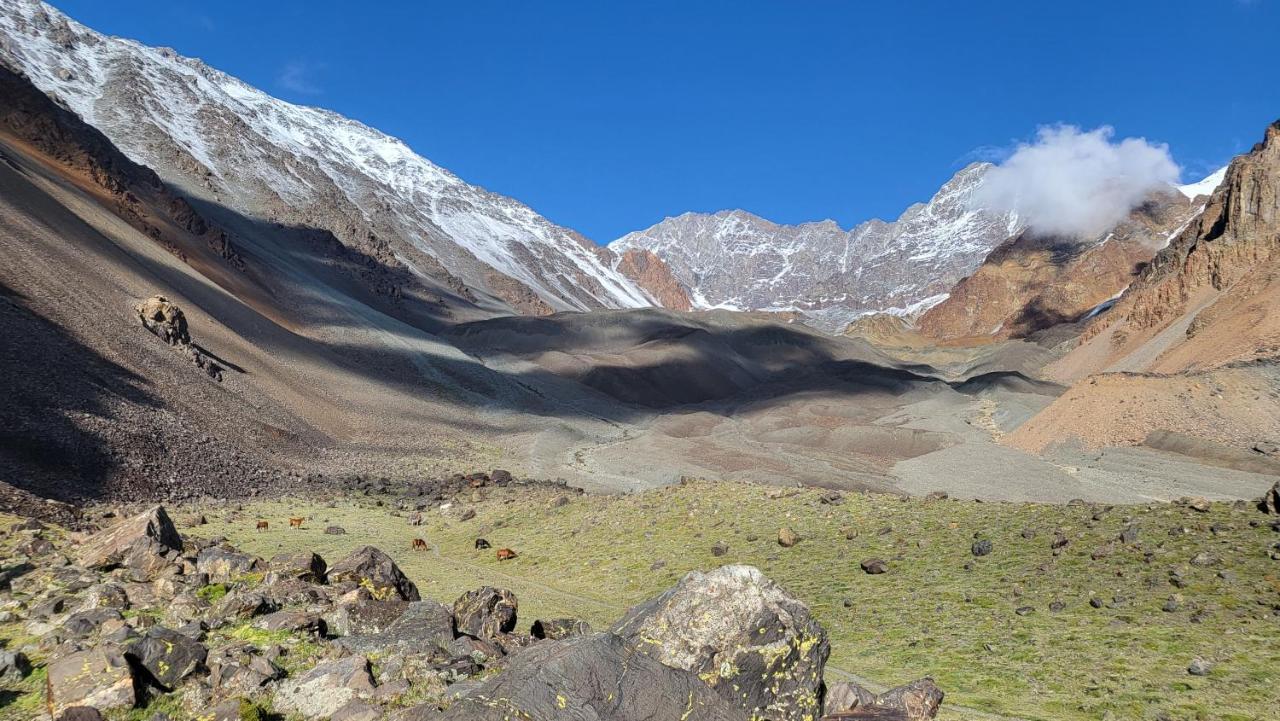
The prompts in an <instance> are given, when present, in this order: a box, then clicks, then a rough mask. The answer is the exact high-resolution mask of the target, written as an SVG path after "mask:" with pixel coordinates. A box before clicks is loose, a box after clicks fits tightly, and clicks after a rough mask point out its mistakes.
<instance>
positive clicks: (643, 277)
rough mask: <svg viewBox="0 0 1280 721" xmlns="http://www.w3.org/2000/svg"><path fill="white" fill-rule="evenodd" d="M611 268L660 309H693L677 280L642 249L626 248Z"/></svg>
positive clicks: (664, 264)
mask: <svg viewBox="0 0 1280 721" xmlns="http://www.w3.org/2000/svg"><path fill="white" fill-rule="evenodd" d="M613 267H614V268H615V269H616V270H617V271H618V272H619V273H622V274H623V275H625V276H627V277H628V278H630V279H631V280H632V281H634V282H635V284H636V285H638V286H640V287H641V288H643V289H644V290H645V291H647V292H648V293H649V295H651V296H653V299H654V300H656V301H657V302H658V305H661V306H662V307H663V308H666V309H668V310H681V311H684V310H692V309H693V303H692V302H691V301H690V300H689V291H688V290H687V289H686V288H685V287H684V286H683V285H681V284H680V281H678V280H676V277H675V275H674V274H673V273H672V272H671V269H670V268H668V267H667V264H666V263H664V262H663V261H662V258H659V257H658V256H657V254H656V253H654V252H652V251H649V250H645V249H643V248H629V249H627V250H624V251H622V253H621V254H620V255H617V260H615V261H614V266H613Z"/></svg>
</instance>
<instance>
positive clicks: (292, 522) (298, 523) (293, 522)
mask: <svg viewBox="0 0 1280 721" xmlns="http://www.w3.org/2000/svg"><path fill="white" fill-rule="evenodd" d="M303 520H304V519H302V518H290V519H289V528H302V521H303Z"/></svg>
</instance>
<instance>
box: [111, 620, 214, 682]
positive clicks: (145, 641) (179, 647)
mask: <svg viewBox="0 0 1280 721" xmlns="http://www.w3.org/2000/svg"><path fill="white" fill-rule="evenodd" d="M125 655H126V656H127V657H128V658H129V659H130V660H131V661H133V662H134V663H135V664H137V665H138V666H140V667H142V668H144V669H146V671H147V673H148V674H149V675H150V676H151V680H153V681H154V682H155V683H156V685H158V686H159V687H160V688H163V689H165V690H168V691H171V690H173V688H174V687H176V686H177V685H178V683H179V682H180V681H182V679H184V678H186V677H187V676H190V675H191V674H192V673H194V672H195V671H196V670H197V669H199V668H201V667H202V666H203V665H204V662H205V658H207V657H208V655H209V651H208V649H206V648H205V647H204V645H203V644H201V643H200V642H198V641H196V640H194V639H192V638H190V637H189V636H186V635H184V634H181V633H178V632H177V631H173V630H171V629H167V628H164V627H161V626H157V627H155V628H152V629H149V630H148V631H147V634H146V635H145V636H143V637H142V639H141V640H139V641H137V642H135V643H134V644H133V645H131V646H129V649H128V650H127V651H126V652H125Z"/></svg>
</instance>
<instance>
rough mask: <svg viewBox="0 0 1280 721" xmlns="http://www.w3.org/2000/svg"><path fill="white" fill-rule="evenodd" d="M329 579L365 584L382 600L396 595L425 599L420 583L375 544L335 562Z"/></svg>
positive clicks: (413, 599) (333, 582) (417, 599)
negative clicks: (419, 590) (414, 582)
mask: <svg viewBox="0 0 1280 721" xmlns="http://www.w3.org/2000/svg"><path fill="white" fill-rule="evenodd" d="M328 580H329V583H330V584H333V585H340V584H343V583H348V584H352V585H355V586H359V587H363V588H366V589H368V590H369V592H370V593H372V594H373V596H374V598H377V599H379V600H384V599H387V598H391V597H393V596H396V597H399V598H400V599H402V600H405V601H420V600H422V597H421V596H420V595H419V594H418V587H417V586H415V585H413V581H410V580H409V579H408V578H407V577H405V575H404V573H403V572H402V571H401V570H400V567H399V566H397V565H396V562H395V561H393V560H391V557H390V556H388V555H387V554H385V553H383V552H382V551H380V550H378V549H377V548H374V547H373V546H365V547H364V548H360V549H357V550H355V551H353V552H352V553H351V555H349V556H347V557H346V558H344V559H342V560H341V561H338V562H337V563H335V564H333V566H332V567H331V568H329V573H328Z"/></svg>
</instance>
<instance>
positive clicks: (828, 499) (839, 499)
mask: <svg viewBox="0 0 1280 721" xmlns="http://www.w3.org/2000/svg"><path fill="white" fill-rule="evenodd" d="M818 502H819V503H824V504H826V505H829V506H838V505H840V504H842V503H844V494H843V493H841V492H840V491H826V492H824V493H823V494H822V495H820V496H818Z"/></svg>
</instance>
